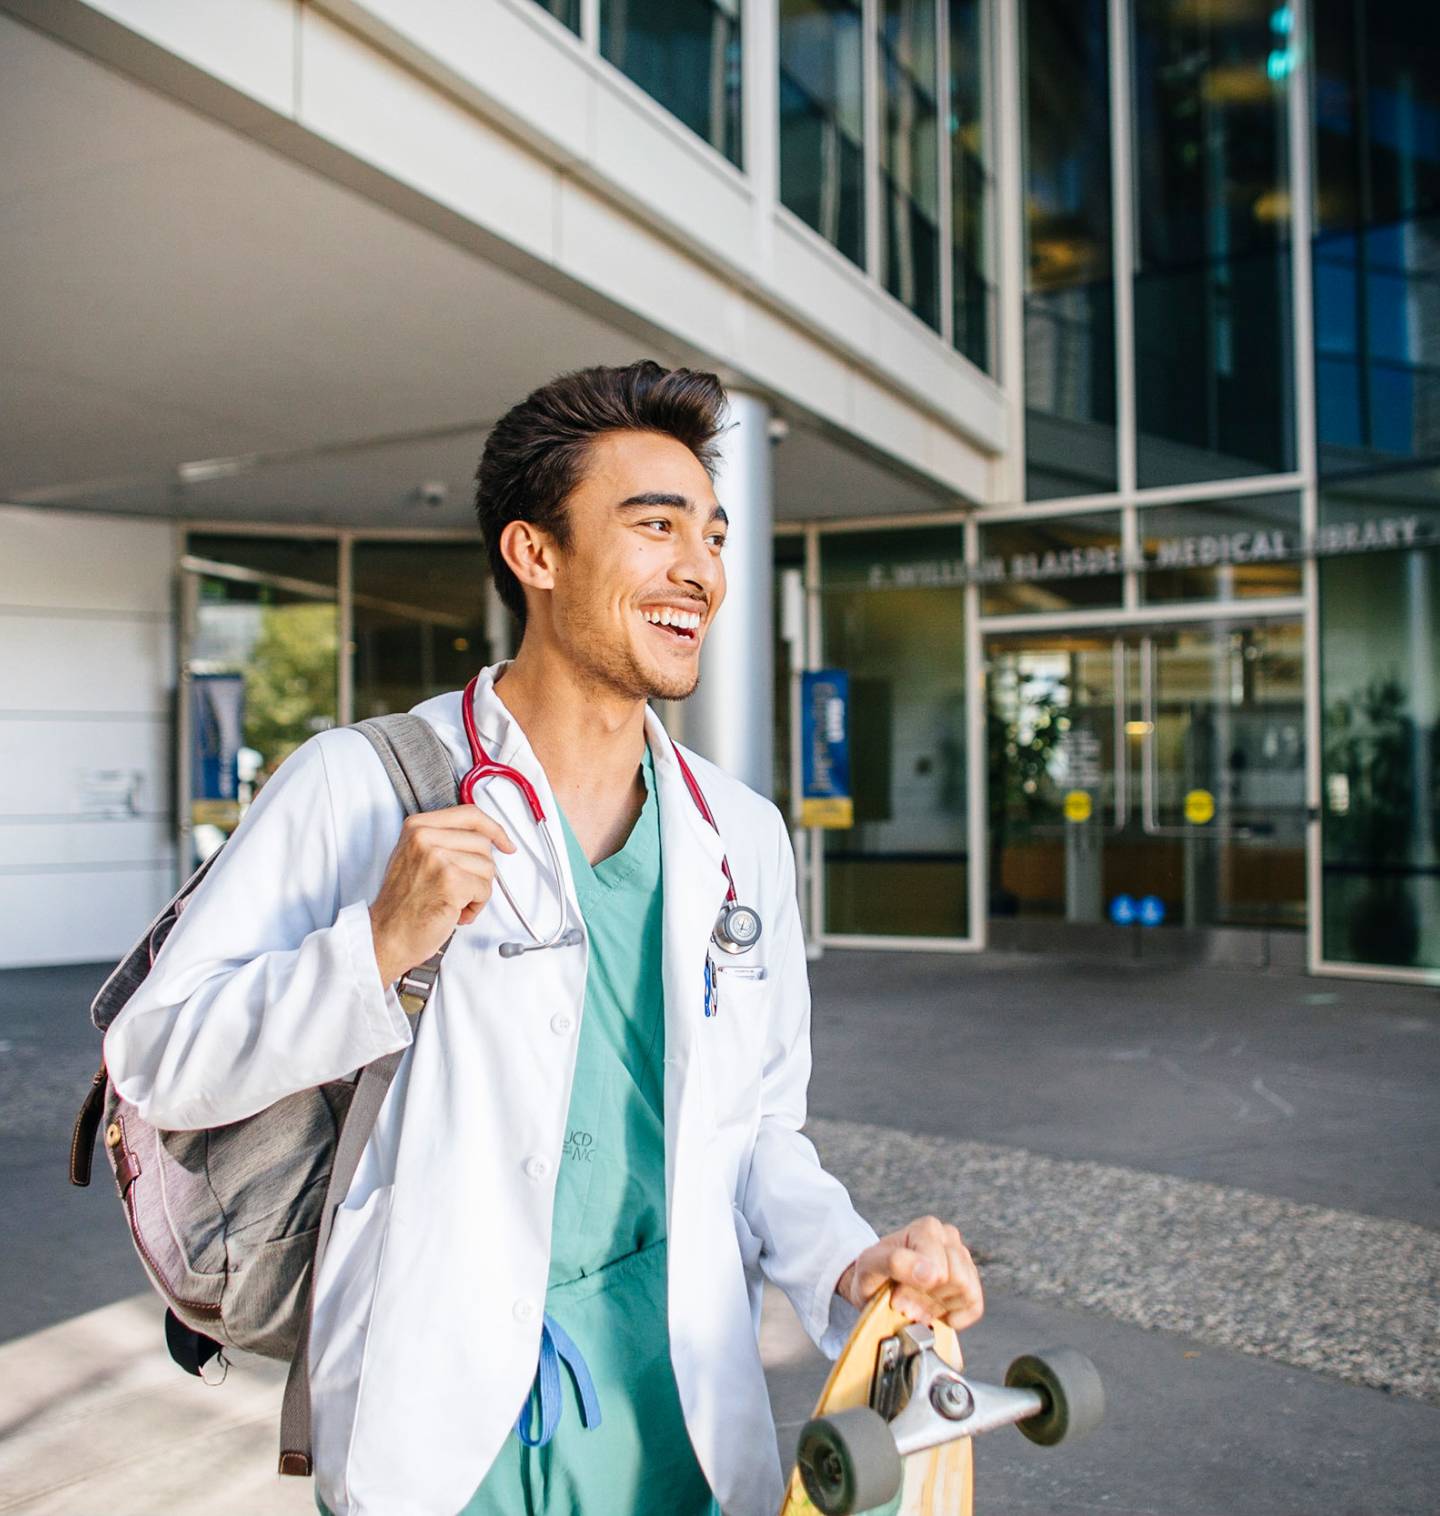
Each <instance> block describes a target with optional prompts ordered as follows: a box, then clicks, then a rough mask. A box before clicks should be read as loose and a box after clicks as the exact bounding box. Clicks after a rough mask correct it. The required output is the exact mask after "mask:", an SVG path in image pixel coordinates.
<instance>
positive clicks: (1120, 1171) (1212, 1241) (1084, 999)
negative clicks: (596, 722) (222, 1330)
mask: <svg viewBox="0 0 1440 1516" xmlns="http://www.w3.org/2000/svg"><path fill="white" fill-rule="evenodd" d="M99 977H100V975H99V972H98V971H97V970H94V969H89V970H85V969H81V970H75V969H68V970H59V971H51V972H48V973H39V972H36V971H15V972H11V973H8V974H4V975H0V1136H3V1137H4V1139H5V1142H4V1146H3V1150H0V1201H3V1203H4V1205H5V1212H6V1215H7V1228H6V1240H5V1251H4V1259H3V1284H4V1286H5V1288H4V1289H3V1290H0V1343H3V1345H0V1512H11V1511H26V1512H35V1513H37V1516H39V1513H49V1512H64V1513H67V1516H68V1513H72V1512H73V1513H77V1516H78V1513H82V1512H84V1513H88V1512H91V1511H99V1510H101V1509H103V1510H104V1511H106V1512H107V1516H126V1513H127V1512H134V1513H137V1516H142V1513H143V1516H169V1513H171V1512H174V1513H176V1516H182V1513H189V1512H206V1513H210V1512H216V1513H219V1516H225V1513H227V1512H229V1511H232V1510H233V1511H236V1512H240V1511H244V1512H247V1513H263V1512H268V1511H274V1512H277V1513H281V1512H285V1511H299V1510H301V1509H306V1510H308V1509H311V1506H310V1503H309V1495H308V1487H307V1486H304V1485H302V1484H291V1483H289V1482H285V1483H284V1484H282V1483H281V1482H280V1481H279V1480H278V1479H276V1478H275V1477H274V1475H273V1474H272V1473H271V1470H272V1468H273V1446H274V1436H275V1424H274V1419H273V1406H274V1404H275V1403H276V1402H277V1401H278V1393H279V1391H278V1371H277V1370H276V1369H275V1368H274V1367H273V1366H270V1365H252V1364H242V1365H237V1366H236V1368H235V1369H233V1370H232V1372H231V1379H230V1381H229V1382H228V1383H227V1384H226V1385H225V1386H223V1387H221V1388H220V1389H217V1390H210V1389H207V1388H206V1387H204V1386H201V1385H199V1384H197V1383H196V1382H195V1381H194V1380H191V1379H189V1378H187V1377H186V1376H184V1375H182V1374H180V1373H179V1371H178V1370H175V1369H173V1368H172V1367H171V1366H170V1364H169V1362H168V1360H167V1359H166V1358H165V1357H164V1349H163V1343H162V1340H161V1336H160V1331H159V1311H158V1309H157V1308H156V1307H155V1305H154V1304H153V1303H152V1301H151V1300H150V1299H149V1298H147V1297H141V1298H139V1299H135V1298H133V1297H136V1295H137V1292H139V1291H141V1290H143V1276H141V1275H140V1272H139V1266H138V1264H137V1263H136V1262H135V1260H134V1259H133V1256H132V1255H131V1254H130V1252H129V1247H128V1243H127V1241H126V1239H125V1235H124V1228H123V1225H122V1224H121V1222H120V1218H119V1214H118V1210H117V1208H116V1206H115V1202H114V1198H113V1192H112V1191H110V1189H109V1185H108V1180H107V1179H106V1178H105V1176H104V1174H103V1173H102V1174H101V1175H100V1176H99V1177H98V1179H97V1183H96V1185H95V1186H94V1187H93V1188H92V1189H91V1190H90V1191H88V1192H72V1191H70V1190H69V1189H68V1186H66V1185H65V1184H64V1183H63V1169H64V1158H65V1151H66V1148H67V1146H68V1128H69V1121H70V1118H71V1116H72V1115H73V1107H74V1104H75V1102H76V1101H77V1100H78V1098H79V1096H80V1093H81V1092H82V1090H83V1088H84V1085H85V1083H86V1080H87V1079H88V1075H89V1072H90V1070H91V1068H92V1067H93V1061H94V1055H95V1053H96V1051H97V1046H98V1039H97V1038H96V1036H95V1034H94V1033H93V1032H92V1031H90V1030H89V1028H88V1027H87V1026H86V1024H85V1019H84V1004H85V1001H86V1000H87V999H88V995H89V993H90V992H91V991H92V990H93V987H94V985H95V984H96V983H97V982H98V979H99ZM813 979H814V985H815V996H816V1012H815V1026H814V1044H815V1077H814V1080H813V1083H812V1117H813V1119H812V1125H811V1132H812V1135H813V1136H814V1137H815V1139H816V1140H817V1143H818V1145H819V1146H820V1149H821V1152H822V1155H823V1157H824V1158H825V1161H826V1162H827V1164H828V1165H829V1166H831V1167H833V1168H834V1170H835V1171H836V1172H837V1173H839V1174H840V1175H841V1176H842V1177H843V1178H845V1179H846V1181H847V1183H849V1184H850V1185H851V1187H852V1190H853V1192H854V1193H855V1196H856V1199H857V1203H859V1204H860V1206H861V1208H862V1210H865V1211H866V1212H867V1214H870V1215H871V1216H872V1218H873V1219H874V1220H875V1221H876V1222H877V1224H879V1225H881V1226H885V1225H889V1224H891V1223H892V1222H898V1221H900V1220H902V1219H906V1218H907V1217H908V1216H909V1215H911V1214H913V1213H914V1212H915V1211H917V1210H927V1209H935V1210H938V1211H941V1212H942V1213H943V1214H946V1215H947V1216H949V1217H951V1218H953V1219H955V1220H956V1221H957V1222H958V1223H959V1224H960V1225H961V1227H962V1229H963V1230H965V1231H966V1233H967V1235H968V1236H969V1238H970V1239H971V1240H972V1242H973V1243H974V1244H975V1246H976V1248H977V1250H978V1252H979V1253H980V1254H981V1255H982V1257H984V1258H985V1259H986V1260H987V1261H986V1263H985V1266H984V1272H985V1276H986V1280H987V1290H988V1292H989V1300H990V1308H989V1311H988V1314H987V1317H986V1319H985V1321H984V1322H982V1323H981V1325H980V1326H979V1327H977V1328H976V1329H975V1330H974V1331H972V1332H971V1333H969V1334H967V1338H966V1351H967V1354H968V1357H969V1365H970V1368H971V1369H972V1371H973V1372H976V1373H978V1374H980V1375H981V1376H982V1377H992V1378H998V1377H999V1376H1000V1375H1002V1374H1003V1371H1004V1367H1005V1365H1006V1363H1008V1361H1009V1359H1010V1358H1011V1357H1013V1356H1014V1355H1015V1354H1016V1353H1018V1352H1020V1351H1022V1350H1025V1349H1029V1348H1034V1347H1037V1346H1045V1345H1049V1344H1052V1343H1056V1342H1061V1341H1067V1342H1072V1343H1074V1344H1075V1345H1076V1346H1078V1347H1080V1348H1082V1349H1084V1350H1085V1351H1087V1352H1089V1353H1090V1354H1091V1356H1092V1357H1094V1358H1095V1360H1096V1362H1097V1363H1098V1364H1099V1365H1100V1366H1101V1370H1102V1373H1103V1374H1104V1377H1105V1381H1106V1389H1107V1394H1108V1397H1109V1414H1108V1418H1107V1422H1106V1425H1105V1426H1104V1427H1103V1428H1102V1429H1101V1431H1100V1432H1099V1433H1097V1434H1096V1435H1095V1436H1094V1437H1093V1438H1092V1439H1091V1440H1090V1441H1088V1442H1086V1443H1082V1444H1079V1445H1077V1446H1076V1447H1074V1448H1073V1449H1072V1448H1065V1447H1062V1448H1059V1449H1055V1450H1051V1451H1044V1450H1040V1449H1036V1448H1033V1447H1031V1446H1030V1445H1029V1444H1028V1443H1026V1442H1024V1441H1023V1440H1022V1439H1021V1438H1019V1437H1018V1436H1017V1435H1016V1434H1015V1433H1013V1432H1006V1433H996V1434H994V1435H993V1436H991V1437H988V1438H986V1439H984V1440H983V1441H982V1442H981V1443H980V1444H979V1446H978V1448H977V1469H978V1474H977V1489H978V1495H979V1500H978V1503H977V1511H978V1512H979V1513H980V1516H985V1512H987V1511H999V1510H1002V1509H1004V1510H1008V1511H1012V1512H1018V1513H1030V1512H1034V1513H1037V1516H1038V1513H1040V1512H1049V1513H1056V1512H1077V1513H1078V1512H1101V1511H1108V1512H1142V1511H1144V1512H1155V1513H1157V1516H1158V1513H1165V1516H1169V1513H1177V1516H1179V1513H1196V1516H1199V1513H1209V1512H1222V1511H1223V1512H1255V1513H1270V1512H1274V1513H1277V1516H1278V1513H1284V1512H1299V1511H1312V1510H1324V1511H1326V1512H1327V1513H1329V1512H1335V1511H1355V1512H1397V1513H1398V1512H1429V1511H1433V1510H1435V1509H1436V1508H1437V1502H1436V1500H1435V1497H1434V1493H1433V1492H1434V1491H1435V1490H1436V1489H1440V1408H1437V1402H1440V1393H1437V1384H1436V1380H1437V1370H1436V1364H1437V1363H1440V1321H1437V1316H1440V1311H1437V1305H1436V1301H1437V1298H1440V1267H1437V1259H1440V1165H1437V1163H1436V1158H1437V1155H1440V1102H1437V1101H1436V1099H1435V1090H1436V1088H1437V1085H1436V1075H1437V1073H1440V996H1437V995H1436V994H1435V993H1434V992H1433V991H1427V990H1417V989H1410V988H1397V987H1390V986H1377V985H1368V984H1352V983H1350V982H1340V981H1324V980H1312V979H1303V978H1296V977H1292V976H1283V975H1274V976H1271V975H1266V974H1254V973H1250V974H1247V973H1239V972H1234V971H1228V972H1227V971H1205V970H1195V969H1190V970H1169V971H1162V970H1157V969H1154V968H1151V967H1149V966H1141V965H1135V964H1117V965H1115V966H1113V967H1106V966H1100V965H1095V964H1093V963H1090V964H1083V965H1077V964H1067V963H1064V962H1061V961H1058V960H1041V959H1024V958H1019V957H1006V956H1000V955H994V956H991V957H988V958H982V959H967V958H955V957H949V956H944V957H942V956H940V955H935V956H924V957H910V956H899V955H893V954H868V953H867V954H850V953H845V954H842V953H838V952H834V953H831V954H830V955H828V956H827V957H826V959H824V960H823V961H822V962H820V963H819V964H816V965H815V966H814V970H813ZM97 1307H102V1309H99V1310H96V1309H95V1308H97ZM104 1307H108V1309H104ZM6 1339H8V1340H6ZM762 1350H763V1353H764V1356H765V1359H766V1364H767V1373H768V1377H769V1382H770V1387H771V1394H772V1401H773V1403H774V1406H775V1411H776V1417H777V1422H778V1423H779V1426H780V1434H779V1435H780V1442H781V1447H782V1451H784V1452H788V1451H790V1450H792V1449H793V1444H794V1436H795V1432H796V1431H797V1430H798V1427H799V1425H800V1423H802V1422H803V1420H804V1419H805V1416H806V1414H807V1413H808V1410H809V1406H810V1403H811V1401H812V1400H813V1397H814V1395H815V1392H816V1390H817V1388H818V1386H819V1383H820V1381H821V1379H822V1378H823V1373H824V1365H823V1363H822V1362H821V1361H820V1359H819V1357H818V1355H817V1354H816V1353H815V1352H814V1350H813V1349H812V1348H811V1347H810V1345H809V1344H808V1342H807V1341H806V1340H805V1339H804V1337H803V1335H802V1334H800V1333H799V1330H798V1327H797V1326H796V1325H795V1322H794V1318H793V1315H792V1314H791V1313H790V1311H789V1309H788V1306H787V1305H786V1304H785V1302H784V1301H783V1299H781V1298H779V1297H775V1296H772V1297H771V1298H770V1299H769V1301H768V1302H767V1313H766V1323H765V1331H764V1335H763V1338H762Z"/></svg>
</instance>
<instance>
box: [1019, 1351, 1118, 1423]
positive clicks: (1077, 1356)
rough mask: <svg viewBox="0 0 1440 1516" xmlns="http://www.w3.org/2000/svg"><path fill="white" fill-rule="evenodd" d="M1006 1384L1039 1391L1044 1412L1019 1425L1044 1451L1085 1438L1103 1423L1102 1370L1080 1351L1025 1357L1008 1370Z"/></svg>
mask: <svg viewBox="0 0 1440 1516" xmlns="http://www.w3.org/2000/svg"><path fill="white" fill-rule="evenodd" d="M1005 1383H1006V1384H1007V1385H1010V1386H1011V1387H1012V1388H1014V1389H1018V1390H1037V1391H1039V1394H1040V1398H1041V1399H1042V1400H1043V1401H1044V1402H1045V1405H1044V1408H1043V1409H1042V1410H1041V1411H1040V1412H1039V1414H1038V1415H1035V1416H1027V1417H1026V1418H1025V1420H1024V1421H1021V1422H1019V1423H1018V1425H1019V1427H1020V1430H1021V1431H1022V1432H1023V1433H1024V1434H1025V1435H1026V1436H1027V1437H1028V1438H1029V1439H1030V1441H1031V1442H1038V1443H1039V1444H1040V1446H1041V1447H1045V1448H1049V1447H1054V1446H1055V1444H1056V1443H1057V1442H1064V1441H1065V1440H1066V1439H1067V1438H1071V1437H1083V1436H1084V1435H1085V1433H1086V1432H1093V1431H1094V1430H1095V1428H1096V1427H1098V1426H1099V1425H1100V1423H1101V1421H1102V1420H1104V1417H1105V1386H1104V1385H1103V1384H1101V1382H1100V1373H1099V1370H1098V1369H1096V1367H1095V1365H1094V1364H1093V1363H1091V1362H1090V1360H1089V1359H1088V1358H1087V1357H1086V1356H1085V1355H1084V1353H1082V1352H1080V1350H1079V1349H1078V1348H1045V1349H1044V1350H1043V1351H1042V1352H1039V1353H1026V1354H1024V1355H1023V1356H1022V1357H1020V1358H1017V1359H1016V1360H1015V1362H1014V1363H1012V1364H1011V1365H1010V1367H1009V1368H1008V1369H1006V1371H1005Z"/></svg>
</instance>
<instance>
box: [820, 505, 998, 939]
mask: <svg viewBox="0 0 1440 1516" xmlns="http://www.w3.org/2000/svg"><path fill="white" fill-rule="evenodd" d="M963 559H964V539H963V535H962V533H961V532H960V530H959V529H957V528H929V529H927V530H924V531H911V532H895V531H888V532H875V533H870V532H863V533H850V532H845V533H836V534H834V535H829V536H826V537H824V538H822V557H821V565H822V568H821V579H822V585H823V587H824V592H825V593H824V628H823V635H824V660H825V664H826V667H829V668H843V669H846V670H848V671H849V674H850V698H851V705H852V710H851V715H850V768H851V784H852V787H853V789H854V794H855V824H854V825H853V826H852V827H850V828H848V829H846V830H843V831H827V832H826V833H825V899H826V920H825V928H826V930H827V931H830V932H844V933H851V934H855V933H866V934H869V933H879V934H883V935H886V936H927V937H928V936H939V937H959V936H964V935H966V933H967V931H968V915H967V912H968V906H967V890H968V887H969V832H968V822H967V813H966V798H965V773H966V769H965V762H966V748H965V637H964V630H965V596H964V591H963V589H962V588H961V587H960V580H961V579H963V572H962V573H961V574H960V575H959V576H958V578H956V582H955V583H953V584H947V583H946V582H945V581H946V579H947V578H951V577H954V576H955V566H956V565H958V566H959V567H960V569H961V570H962V571H963ZM917 569H919V570H922V572H920V573H917V572H916V570H917Z"/></svg>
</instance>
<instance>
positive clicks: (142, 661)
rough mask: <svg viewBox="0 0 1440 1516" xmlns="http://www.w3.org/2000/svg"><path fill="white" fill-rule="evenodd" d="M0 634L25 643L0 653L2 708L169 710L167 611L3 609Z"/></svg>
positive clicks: (11, 641)
mask: <svg viewBox="0 0 1440 1516" xmlns="http://www.w3.org/2000/svg"><path fill="white" fill-rule="evenodd" d="M167 546H168V545H167ZM0 638H3V639H4V642H5V644H6V646H7V647H14V648H16V649H17V650H18V649H20V648H23V649H24V656H23V657H13V658H3V659H0V711H56V712H60V711H75V712H79V711H124V712H127V713H132V714H133V713H136V712H142V711H143V712H158V711H164V710H166V709H167V702H168V695H167V690H168V688H169V686H170V685H171V683H172V682H173V676H172V662H173V659H172V651H171V650H172V646H173V637H172V627H171V623H170V619H169V617H168V616H167V617H166V618H165V619H164V620H161V619H159V616H158V615H151V616H147V617H145V618H144V619H141V618H140V617H139V616H138V615H135V614H131V615H129V616H116V615H100V616H81V615H74V614H71V615H69V616H67V615H66V614H65V612H63V611H53V612H49V613H36V612H33V611H32V612H26V613H21V614H18V615H17V614H15V613H14V612H13V611H12V610H10V609H8V608H4V607H0ZM0 809H3V806H0Z"/></svg>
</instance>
